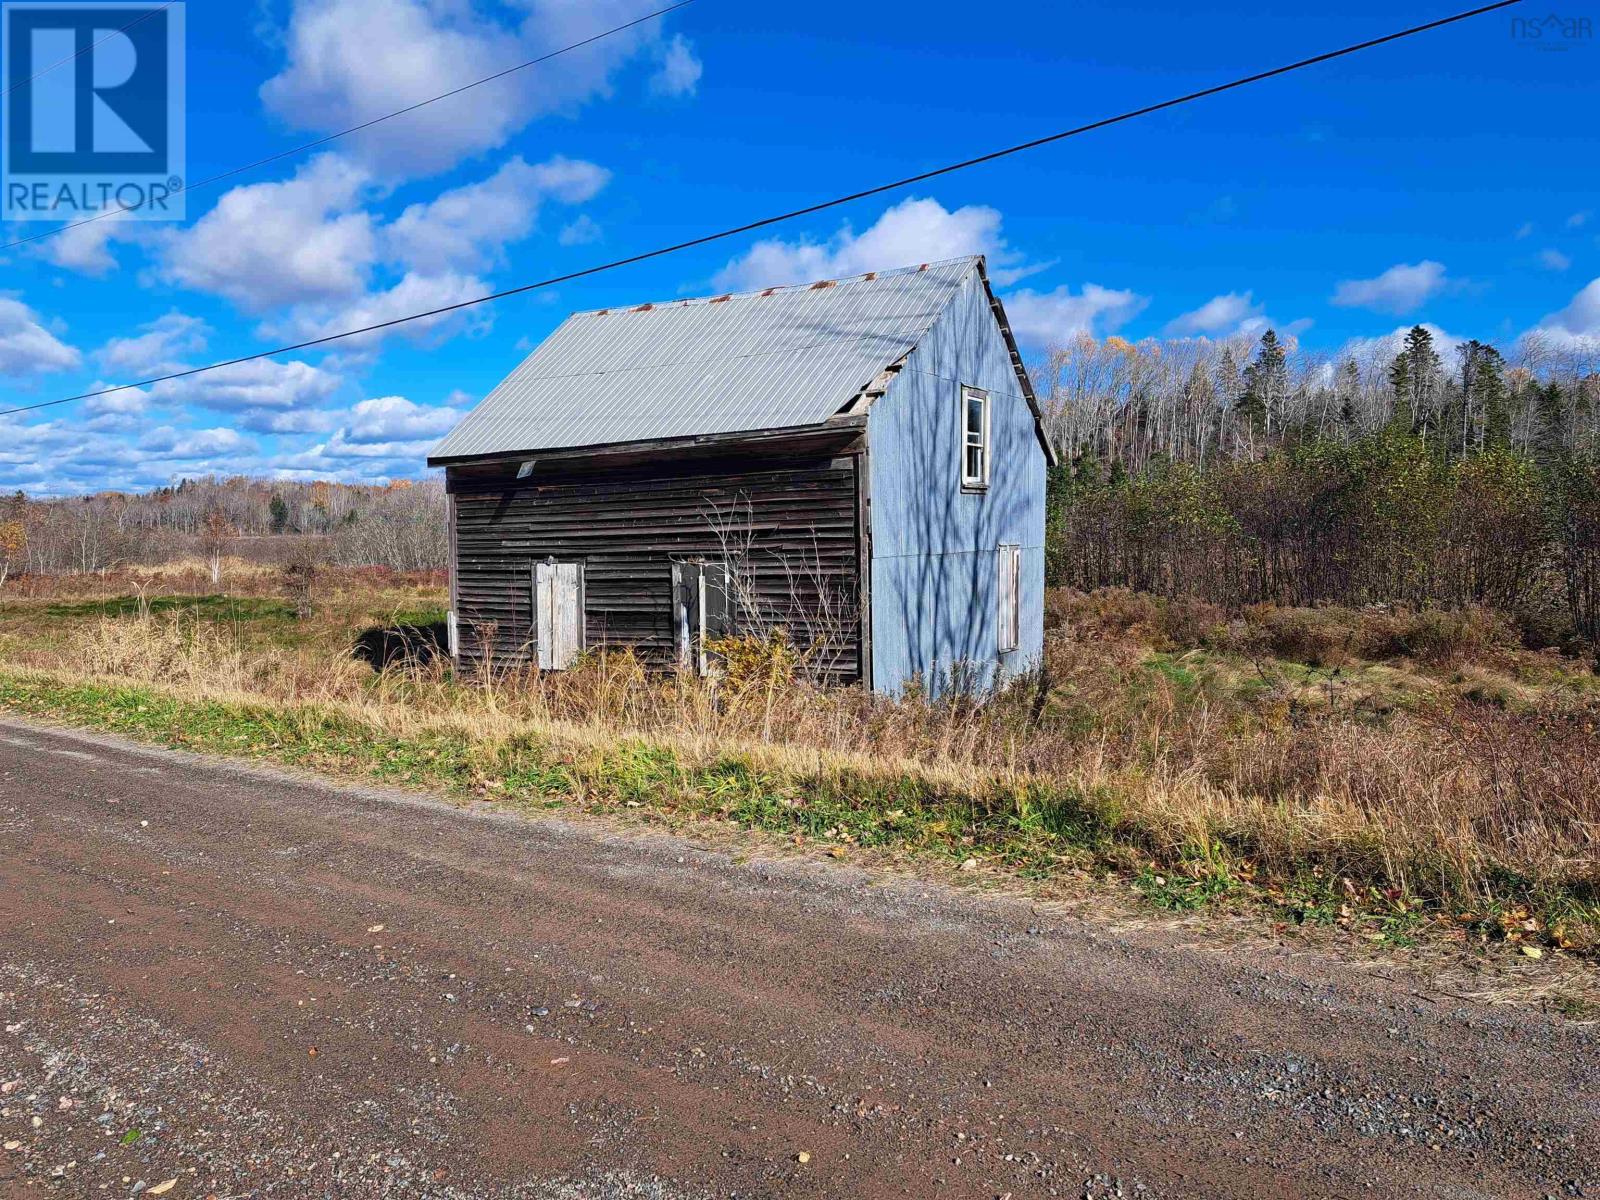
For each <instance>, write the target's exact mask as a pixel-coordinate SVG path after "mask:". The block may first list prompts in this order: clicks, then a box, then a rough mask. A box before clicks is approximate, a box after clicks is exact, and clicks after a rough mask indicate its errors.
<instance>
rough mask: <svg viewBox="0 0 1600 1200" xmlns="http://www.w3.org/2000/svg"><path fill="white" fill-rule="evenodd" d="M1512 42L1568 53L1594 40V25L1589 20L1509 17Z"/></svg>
mask: <svg viewBox="0 0 1600 1200" xmlns="http://www.w3.org/2000/svg"><path fill="white" fill-rule="evenodd" d="M1511 40H1512V41H1514V42H1518V43H1520V44H1521V45H1524V46H1533V47H1535V48H1536V49H1539V50H1571V49H1573V48H1574V47H1576V46H1587V45H1590V44H1591V43H1592V42H1593V41H1594V22H1593V21H1592V20H1590V19H1589V18H1588V17H1564V16H1562V15H1561V14H1560V13H1550V14H1548V15H1546V16H1543V17H1512V18H1511Z"/></svg>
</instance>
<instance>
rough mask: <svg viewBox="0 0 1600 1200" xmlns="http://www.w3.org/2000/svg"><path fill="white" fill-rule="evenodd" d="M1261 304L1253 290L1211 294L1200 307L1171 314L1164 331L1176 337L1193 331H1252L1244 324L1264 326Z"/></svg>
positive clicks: (1211, 332) (1212, 332) (1201, 332)
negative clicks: (1178, 314) (1177, 314)
mask: <svg viewBox="0 0 1600 1200" xmlns="http://www.w3.org/2000/svg"><path fill="white" fill-rule="evenodd" d="M1263 322H1264V318H1263V317H1262V306H1261V305H1260V304H1257V303H1256V301H1255V294H1254V293H1253V292H1248V291H1247V292H1224V293H1223V294H1222V295H1220V296H1213V297H1212V298H1211V299H1209V300H1207V301H1206V302H1205V303H1204V304H1202V305H1201V306H1200V307H1199V308H1196V309H1194V310H1192V311H1190V312H1186V313H1184V314H1182V315H1181V316H1177V317H1174V318H1173V319H1172V320H1171V321H1168V322H1167V327H1166V331H1167V333H1169V334H1173V335H1176V336H1178V337H1192V336H1194V335H1195V334H1207V335H1215V334H1219V333H1234V332H1245V333H1248V332H1251V330H1250V329H1247V328H1245V327H1246V326H1247V325H1249V326H1252V327H1253V326H1255V325H1257V324H1260V325H1261V327H1262V328H1265V325H1264V323H1263Z"/></svg>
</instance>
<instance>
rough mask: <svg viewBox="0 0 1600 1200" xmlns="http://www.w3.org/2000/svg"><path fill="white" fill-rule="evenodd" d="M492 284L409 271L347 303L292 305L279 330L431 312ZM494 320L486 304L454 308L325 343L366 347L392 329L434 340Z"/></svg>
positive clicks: (334, 327)
mask: <svg viewBox="0 0 1600 1200" xmlns="http://www.w3.org/2000/svg"><path fill="white" fill-rule="evenodd" d="M491 290H492V289H491V288H490V287H489V285H488V284H487V283H485V282H484V281H483V280H481V279H479V278H478V277H477V276H475V275H461V274H457V273H456V272H454V271H443V272H440V273H438V274H436V275H429V274H424V273H422V272H419V271H408V272H407V273H406V275H405V277H404V278H402V279H401V280H400V282H398V283H396V284H395V285H394V286H393V287H390V288H387V289H384V290H382V291H377V292H373V293H370V294H368V295H365V296H362V297H360V298H359V299H357V300H354V301H352V302H351V303H349V304H346V305H342V306H339V307H337V308H334V307H321V308H302V309H298V310H296V311H295V312H294V313H293V314H292V315H291V317H290V318H289V320H288V322H287V323H286V324H284V325H282V326H280V327H279V332H282V333H286V334H288V335H289V336H294V337H298V338H308V339H309V338H318V337H326V336H329V335H330V334H334V333H341V332H343V331H344V330H346V329H362V328H365V327H366V326H368V325H381V324H383V323H384V322H386V321H393V320H398V319H399V318H401V317H407V316H410V315H411V314H412V313H419V312H431V311H433V310H434V309H437V308H447V307H449V306H451V305H455V304H460V303H462V302H464V301H467V300H474V299H477V298H478V297H479V296H483V295H486V294H488V293H489V292H490V291H491ZM492 320H493V317H492V315H491V314H490V312H489V310H488V306H486V305H480V306H476V307H473V308H469V309H465V310H462V311H459V312H453V313H444V314H441V315H439V316H437V317H426V318H423V319H421V320H417V321H408V322H407V323H405V324H403V325H396V326H393V327H392V328H390V329H380V330H376V331H374V332H372V333H366V334H361V335H359V336H357V337H352V338H346V339H344V340H343V341H340V342H337V343H335V344H334V345H333V346H330V347H329V349H330V350H341V349H342V350H343V351H344V352H345V353H352V352H365V351H368V350H370V349H372V348H373V347H375V346H376V345H378V343H379V342H381V341H382V340H383V339H384V338H386V337H388V336H389V335H390V334H391V333H397V334H400V335H402V336H404V337H408V338H410V339H412V340H413V341H434V340H436V339H439V338H443V337H446V336H449V335H450V334H453V333H455V332H457V331H459V330H462V329H465V330H466V331H467V332H469V333H478V332H482V331H483V330H485V329H487V328H488V327H489V325H490V324H491V322H492Z"/></svg>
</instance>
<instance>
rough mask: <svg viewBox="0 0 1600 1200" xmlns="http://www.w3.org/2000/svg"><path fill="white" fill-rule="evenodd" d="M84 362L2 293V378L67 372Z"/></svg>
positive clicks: (20, 304) (28, 310)
mask: <svg viewBox="0 0 1600 1200" xmlns="http://www.w3.org/2000/svg"><path fill="white" fill-rule="evenodd" d="M82 359H83V356H82V355H81V354H79V353H78V351H77V350H75V349H74V348H73V347H71V346H69V345H67V344H66V343H65V342H63V341H61V339H60V338H58V337H56V335H55V334H53V333H51V332H50V330H48V329H46V328H45V327H44V326H43V325H42V324H40V322H39V315H38V314H37V313H35V312H34V311H33V309H31V308H29V307H28V306H27V305H26V304H24V303H23V302H22V301H21V300H18V299H17V298H16V297H15V296H8V295H6V294H5V293H3V292H0V376H15V377H23V376H28V375H40V374H43V373H44V372H46V371H65V370H69V369H70V368H72V367H76V366H77V365H78V364H79V363H80V362H81V361H82Z"/></svg>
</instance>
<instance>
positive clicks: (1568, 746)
mask: <svg viewBox="0 0 1600 1200" xmlns="http://www.w3.org/2000/svg"><path fill="white" fill-rule="evenodd" d="M1108 603H1109V604H1110V605H1111V606H1112V607H1115V606H1116V604H1117V603H1118V601H1116V600H1115V598H1113V599H1112V600H1111V601H1106V600H1105V599H1104V598H1100V599H1099V600H1095V601H1092V602H1085V601H1078V602H1076V608H1075V609H1073V611H1072V612H1070V613H1067V614H1063V613H1061V612H1059V611H1058V612H1057V614H1056V615H1057V617H1058V618H1060V617H1062V616H1063V615H1065V616H1066V617H1067V626H1068V627H1063V628H1057V629H1055V630H1053V631H1052V634H1051V637H1050V639H1049V644H1048V650H1047V654H1046V660H1045V663H1044V664H1043V669H1042V670H1041V672H1040V673H1039V674H1038V675H1037V676H1035V677H1033V678H1031V679H1028V680H1025V681H1023V682H1022V683H1020V684H1019V685H1017V686H1016V687H1014V688H1013V689H1011V690H1010V691H1008V692H1007V693H1005V694H1004V695H1002V696H1000V697H998V698H994V699H992V700H990V701H989V702H987V703H985V702H980V701H979V700H977V699H974V698H971V697H957V698H953V699H948V700H930V699H927V698H924V697H916V696H912V697H908V698H905V699H902V700H898V701H890V700H886V699H884V698H881V697H875V696H871V695H868V694H865V693H863V692H861V691H859V690H855V689H844V690H839V689H833V690H829V689H823V688H818V687H814V686H811V685H810V684H807V683H806V682H804V681H803V680H800V679H797V678H795V677H794V675H793V673H792V671H791V670H790V669H789V667H788V665H787V664H786V663H785V662H784V661H783V660H782V659H781V658H779V659H774V658H773V657H771V656H763V655H762V654H760V653H751V654H749V655H747V656H746V659H747V661H745V662H743V663H742V664H741V665H740V666H738V668H737V669H734V670H730V671H729V672H728V673H727V674H726V675H725V676H724V677H723V678H721V679H717V680H704V679H699V678H694V677H677V676H661V675H652V674H647V673H646V672H645V671H644V670H643V669H642V667H641V665H640V663H639V661H638V660H637V659H636V658H634V657H633V656H632V655H631V654H629V653H626V652H620V653H611V654H604V655H593V656H590V657H588V658H586V659H585V660H584V661H582V662H581V663H580V664H579V666H578V667H577V668H576V669H575V670H572V671H568V672H563V673H560V674H540V673H539V672H538V671H536V670H529V669H521V668H505V669H495V670H491V671H490V672H489V673H488V675H487V676H486V677H484V678H483V679H481V680H480V681H477V682H476V683H472V684H466V683H462V682H460V681H458V680H455V679H452V678H451V677H450V675H449V674H448V672H447V671H446V670H445V669H444V667H443V666H442V665H441V664H437V663H435V664H432V665H424V666H415V665H413V666H409V667H403V668H396V669H390V670H388V671H385V672H382V673H376V674H375V673H374V672H373V671H372V670H371V669H370V668H368V667H367V666H365V665H364V664H361V663H359V662H357V661H355V660H354V659H353V658H351V657H350V655H349V654H348V653H345V652H343V651H342V649H341V648H339V647H334V646H329V645H324V644H315V645H310V646H301V647H298V648H294V647H280V648H275V649H273V650H271V651H262V650H260V649H251V648H249V647H248V646H246V645H244V644H242V643H241V642H240V640H239V639H238V637H237V636H236V635H235V634H233V633H232V632H231V631H230V630H229V629H228V628H226V627H225V626H212V625H206V624H204V623H196V622H186V621H184V620H183V619H181V618H171V617H169V618H160V617H149V616H145V617H139V616H132V617H125V618H117V619H105V620H101V621H98V622H96V623H94V624H92V625H90V626H89V627H87V628H85V629H82V630H80V631H79V632H78V633H77V634H76V635H75V637H74V638H73V643H72V646H71V648H70V649H68V648H66V647H62V648H60V649H59V650H56V651H53V652H42V651H38V650H35V651H32V652H30V653H28V654H27V655H25V656H24V657H25V658H26V660H27V661H28V664H29V665H34V666H42V667H49V668H52V669H56V670H68V671H72V672H76V673H79V674H82V675H88V676H92V677H97V678H111V679H118V680H133V681H139V682H144V683H154V684H158V685H160V686H162V687H165V688H169V689H177V690H178V691H180V692H182V693H183V694H185V695H190V696H195V697H222V698H242V699H250V700H258V701H259V700H267V701H271V702H274V703H277V704H281V705H285V706H288V705H306V704H310V705H324V706H327V705H332V706H338V707H340V708H342V709H345V710H348V711H350V712H353V713H356V714H358V715H360V716H361V717H362V718H363V719H365V720H369V721H371V722H373V723H374V724H376V725H377V726H379V727H381V728H385V729H388V730H396V729H414V730H418V731H422V730H426V729H429V728H441V727H442V728H448V729H451V730H455V731H458V732H464V733H466V734H467V735H468V736H470V737H473V738H475V739H479V740H481V741H482V742H483V743H484V744H485V745H486V746H488V745H493V744H495V743H503V742H504V741H505V740H506V739H510V738H514V737H517V736H519V735H524V734H527V733H528V732H530V731H534V732H538V733H540V734H542V735H558V736H561V737H565V738H569V739H571V738H576V739H579V740H582V741H585V742H589V743H603V742H606V741H609V740H615V739H616V738H617V737H618V736H619V735H623V734H636V735H643V736H646V737H648V738H651V739H653V740H655V741H657V742H662V743H666V744H668V745H670V746H672V747H674V748H676V749H678V750H679V751H681V752H682V753H683V754H684V755H685V756H686V757H687V758H688V759H689V760H691V761H694V760H700V761H705V760H709V759H710V758H712V757H714V756H716V755H718V754H721V753H725V752H727V751H729V750H732V749H738V750H740V751H741V752H747V753H751V754H754V755H755V756H756V758H757V760H758V761H760V762H762V763H764V764H766V765H769V766H772V767H774V768H777V769H789V768H792V769H795V770H801V769H804V770H814V769H815V768H816V767H817V766H818V765H819V764H831V765H832V766H835V767H838V768H840V769H848V770H850V771H852V772H857V773H860V774H863V775H866V776H871V777H879V778H882V777H888V776H896V775H906V774H910V775H913V776H916V777H918V778H921V779H924V780H926V781H928V782H930V783H931V784H932V785H934V786H945V787H950V788H959V789H961V790H962V791H963V792H964V793H965V794H973V795H979V794H988V793H990V792H996V794H1004V795H1009V796H1018V795H1023V794H1026V792H1027V789H1028V788H1029V786H1030V785H1033V784H1036V783H1043V784H1045V785H1048V787H1050V788H1052V789H1055V790H1056V791H1057V792H1060V791H1062V790H1065V791H1067V792H1070V793H1071V794H1072V795H1075V796H1078V797H1081V798H1084V799H1085V802H1087V803H1090V804H1091V805H1093V806H1094V807H1095V809H1096V811H1097V812H1099V813H1100V814H1101V817H1102V819H1103V821H1104V822H1105V823H1106V824H1107V826H1108V827H1114V828H1115V829H1117V830H1118V831H1119V837H1123V838H1125V839H1129V840H1131V841H1132V842H1133V843H1134V844H1136V845H1143V846H1145V847H1146V848H1147V849H1148V850H1149V851H1150V853H1152V854H1155V855H1162V856H1167V857H1172V856H1178V857H1184V856H1188V857H1191V858H1192V857H1193V856H1196V855H1199V856H1202V857H1203V856H1206V855H1210V854H1216V855H1219V856H1224V857H1227V858H1228V859H1230V860H1232V861H1244V860H1247V861H1248V862H1249V863H1250V864H1251V866H1252V867H1253V868H1255V869H1258V870H1260V871H1262V872H1265V873H1267V874H1269V875H1276V876H1280V877H1283V878H1289V877H1292V876H1294V875H1295V874H1296V873H1298V872H1304V871H1306V870H1314V871H1316V872H1319V873H1323V874H1326V875H1329V876H1331V877H1340V876H1344V877H1348V878H1350V879H1353V880H1356V881H1358V882H1360V883H1362V884H1363V886H1365V885H1369V884H1370V885H1372V886H1377V887H1382V888H1385V889H1389V888H1399V889H1401V890H1403V891H1406V892H1415V893H1417V894H1421V895H1427V896H1434V897H1446V898H1449V899H1450V900H1451V901H1452V902H1455V903H1458V904H1471V903H1474V902H1477V901H1480V900H1481V901H1482V902H1484V903H1491V902H1494V901H1495V900H1496V898H1497V897H1502V898H1503V897H1504V896H1505V895H1506V894H1507V893H1508V889H1509V890H1510V891H1511V892H1526V891H1528V890H1530V889H1532V890H1538V889H1554V890H1556V891H1559V892H1561V893H1562V894H1563V895H1565V896H1567V897H1569V898H1575V899H1576V900H1577V901H1578V902H1580V903H1583V902H1587V903H1591V904H1592V903H1595V901H1596V898H1597V897H1600V754H1597V753H1596V751H1597V750H1600V746H1597V744H1596V734H1595V730H1596V724H1595V722H1596V717H1597V709H1596V706H1595V702H1594V699H1593V696H1594V694H1595V693H1594V692H1592V691H1589V692H1585V691H1583V690H1582V689H1577V690H1571V689H1569V690H1568V691H1566V692H1561V693H1559V694H1558V693H1557V692H1554V691H1550V692H1542V693H1532V694H1531V698H1525V699H1521V700H1518V701H1517V702H1515V703H1509V704H1508V703H1506V702H1505V700H1504V697H1496V698H1495V699H1493V700H1490V701H1483V700H1479V699H1474V698H1472V697H1473V695H1474V694H1475V693H1473V692H1472V691H1471V689H1467V690H1466V691H1463V690H1462V689H1461V688H1460V687H1457V686H1453V685H1452V684H1451V682H1450V679H1449V677H1448V676H1445V675H1440V674H1437V673H1436V674H1435V675H1432V676H1423V675H1418V676H1414V677H1411V684H1410V685H1409V686H1410V689H1411V690H1410V691H1409V692H1408V693H1406V695H1405V696H1404V697H1403V699H1404V702H1403V703H1395V702H1394V700H1393V698H1392V697H1390V698H1388V699H1386V700H1384V701H1383V702H1382V703H1381V704H1372V703H1368V701H1369V700H1370V698H1371V697H1370V695H1369V694H1368V693H1367V691H1366V690H1364V689H1365V687H1366V685H1365V683H1364V682H1363V681H1362V680H1360V679H1351V680H1348V681H1340V680H1337V679H1334V678H1332V677H1326V673H1324V674H1325V677H1324V678H1322V679H1320V680H1317V681H1310V682H1308V681H1307V680H1306V679H1305V678H1304V677H1295V676H1293V675H1290V674H1283V673H1281V672H1280V673H1278V674H1274V673H1273V672H1272V670H1269V669H1267V668H1265V667H1263V665H1262V662H1261V660H1260V659H1259V656H1258V657H1256V658H1251V657H1250V656H1248V655H1246V656H1240V655H1238V654H1222V653H1218V654H1207V653H1205V652H1202V651H1191V652H1190V653H1189V654H1188V655H1187V656H1185V655H1184V654H1183V653H1181V647H1178V648H1176V650H1177V651H1178V652H1172V651H1169V652H1168V653H1165V654H1161V653H1156V652H1153V651H1152V650H1151V648H1150V646H1149V644H1148V643H1149V642H1150V641H1151V640H1156V641H1164V642H1166V643H1169V644H1170V642H1171V641H1172V631H1171V630H1170V629H1168V630H1166V631H1164V632H1163V631H1161V630H1155V631H1154V632H1152V631H1151V629H1149V628H1146V629H1145V630H1144V631H1143V634H1141V635H1138V636H1135V635H1132V634H1130V633H1129V632H1128V630H1127V629H1124V630H1123V632H1122V633H1121V634H1118V633H1115V632H1108V630H1114V627H1115V626H1116V625H1117V620H1116V619H1113V618H1112V617H1108V616H1107V614H1106V612H1105V611H1103V610H1104V608H1105V606H1106V605H1107V604H1108ZM1097 605H1098V606H1099V607H1096V606H1097ZM1353 619H1354V618H1353ZM1326 620H1327V618H1325V617H1319V618H1318V621H1320V622H1323V623H1326ZM1395 620H1397V618H1395V617H1393V616H1392V615H1388V616H1385V617H1384V618H1383V621H1382V622H1380V624H1381V625H1382V627H1383V629H1386V630H1388V631H1389V632H1390V633H1392V632H1393V624H1394V621H1395ZM1169 623H1170V622H1169ZM1186 623H1187V624H1186ZM1157 624H1159V622H1157ZM1176 625H1177V626H1178V627H1179V628H1180V630H1181V629H1182V628H1186V627H1188V626H1191V625H1192V626H1193V627H1194V629H1199V628H1200V627H1201V626H1205V625H1206V622H1205V621H1203V620H1201V621H1198V622H1196V621H1195V620H1194V619H1193V614H1189V615H1188V616H1181V615H1180V617H1178V618H1176ZM1464 628H1465V632H1463V633H1461V634H1460V637H1461V638H1464V639H1465V643H1464V644H1469V645H1476V642H1475V641H1474V639H1476V638H1477V637H1478V636H1479V632H1481V631H1477V627H1476V626H1472V625H1471V624H1470V623H1469V624H1468V626H1466V627H1464ZM1211 629H1212V632H1213V633H1214V632H1215V627H1214V626H1213V627H1211ZM1273 630H1277V633H1276V634H1274V633H1273ZM1257 632H1258V634H1259V636H1260V637H1268V638H1270V637H1272V636H1277V637H1279V638H1285V637H1287V636H1288V635H1286V634H1285V633H1284V630H1283V628H1282V622H1281V621H1279V622H1277V623H1274V622H1272V621H1268V622H1265V623H1263V624H1262V626H1261V630H1258V631H1257ZM1225 633H1226V631H1225V630H1224V634H1225ZM1238 634H1239V631H1238V630H1235V631H1234V635H1235V636H1238ZM1186 636H1195V637H1199V636H1200V635H1198V634H1195V633H1194V632H1193V630H1191V634H1190V635H1186ZM1205 636H1211V635H1210V634H1206V635H1205ZM1217 636H1224V635H1223V634H1218V635H1217ZM1255 636H1256V635H1251V637H1255ZM1201 640H1203V638H1202V639H1201ZM1246 640H1247V641H1249V640H1250V639H1249V638H1247V639H1246ZM1289 640H1290V641H1292V640H1293V638H1289ZM1402 640H1403V639H1402ZM1313 641H1314V643H1315V644H1314V645H1313V647H1312V649H1313V650H1314V649H1315V648H1316V646H1318V645H1321V642H1319V641H1316V639H1313ZM1252 644H1254V643H1252ZM1429 645H1430V647H1431V649H1430V650H1429V653H1430V654H1436V655H1438V654H1443V652H1442V651H1441V650H1440V644H1439V643H1429ZM1311 657H1315V654H1313V655H1311ZM1449 657H1450V655H1449V654H1443V658H1445V659H1448V658H1449ZM1390 674H1391V675H1393V674H1395V672H1394V671H1393V670H1391V671H1390ZM997 789H998V791H996V790H997Z"/></svg>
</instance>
